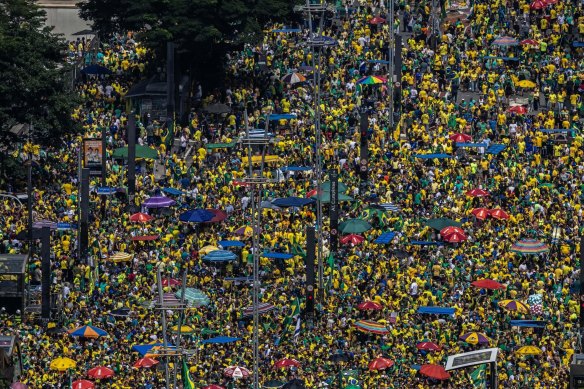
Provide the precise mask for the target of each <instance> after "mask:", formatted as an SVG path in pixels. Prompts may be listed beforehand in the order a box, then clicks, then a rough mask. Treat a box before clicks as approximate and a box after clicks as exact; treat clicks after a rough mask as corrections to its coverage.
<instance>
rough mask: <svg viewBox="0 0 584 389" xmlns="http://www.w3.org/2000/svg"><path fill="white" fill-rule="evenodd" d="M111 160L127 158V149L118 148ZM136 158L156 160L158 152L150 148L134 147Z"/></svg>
mask: <svg viewBox="0 0 584 389" xmlns="http://www.w3.org/2000/svg"><path fill="white" fill-rule="evenodd" d="M112 158H128V148H127V147H120V148H119V149H115V150H114V152H113V154H112ZM136 158H143V159H158V151H156V150H154V149H152V148H150V147H146V146H140V145H136Z"/></svg>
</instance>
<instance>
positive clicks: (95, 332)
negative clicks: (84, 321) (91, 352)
mask: <svg viewBox="0 0 584 389" xmlns="http://www.w3.org/2000/svg"><path fill="white" fill-rule="evenodd" d="M69 335H71V336H78V337H80V338H93V339H97V338H99V337H100V336H105V335H107V332H105V331H104V330H102V329H101V328H97V327H94V326H83V327H79V328H75V329H74V330H72V331H70V332H69Z"/></svg>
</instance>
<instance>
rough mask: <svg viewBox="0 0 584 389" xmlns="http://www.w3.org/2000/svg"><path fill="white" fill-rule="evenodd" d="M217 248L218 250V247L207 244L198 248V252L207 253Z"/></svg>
mask: <svg viewBox="0 0 584 389" xmlns="http://www.w3.org/2000/svg"><path fill="white" fill-rule="evenodd" d="M217 250H219V247H215V246H211V245H208V246H205V247H203V248H202V249H200V250H199V254H209V253H210V252H213V251H217Z"/></svg>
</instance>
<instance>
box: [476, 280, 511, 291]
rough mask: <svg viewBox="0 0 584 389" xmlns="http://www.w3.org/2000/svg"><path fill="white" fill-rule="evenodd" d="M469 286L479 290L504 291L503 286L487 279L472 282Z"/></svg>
mask: <svg viewBox="0 0 584 389" xmlns="http://www.w3.org/2000/svg"><path fill="white" fill-rule="evenodd" d="M471 285H472V286H474V287H476V288H480V289H491V290H494V289H505V285H503V284H500V283H498V282H497V281H494V280H489V279H484V280H478V281H473V282H471Z"/></svg>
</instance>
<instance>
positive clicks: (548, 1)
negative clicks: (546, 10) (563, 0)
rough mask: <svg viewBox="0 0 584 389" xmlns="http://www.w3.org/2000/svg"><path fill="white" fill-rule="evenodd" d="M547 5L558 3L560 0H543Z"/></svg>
mask: <svg viewBox="0 0 584 389" xmlns="http://www.w3.org/2000/svg"><path fill="white" fill-rule="evenodd" d="M543 2H544V3H545V4H546V5H552V4H556V3H557V2H558V0H543Z"/></svg>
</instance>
